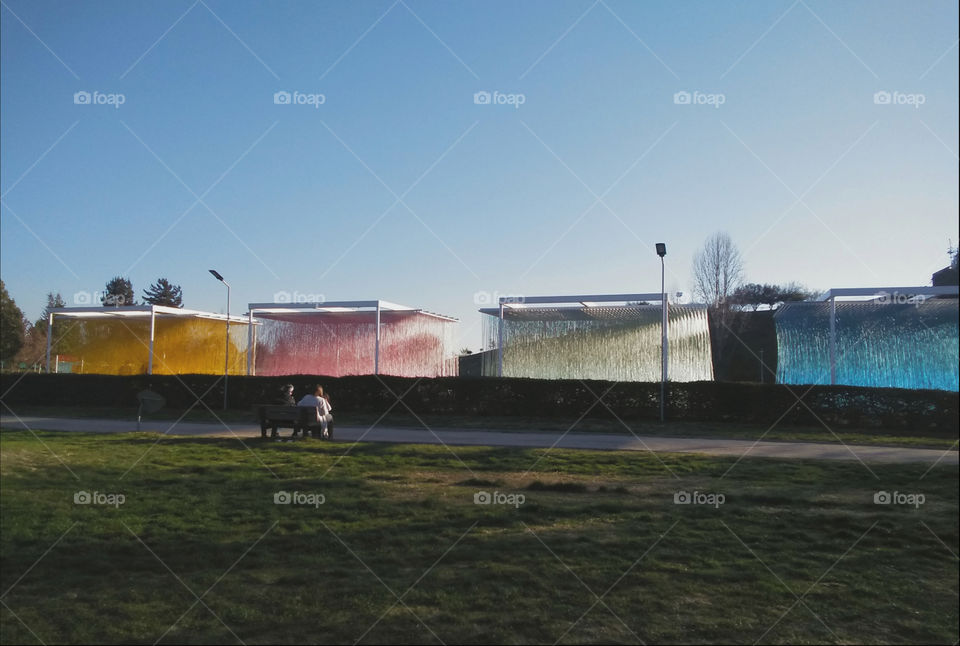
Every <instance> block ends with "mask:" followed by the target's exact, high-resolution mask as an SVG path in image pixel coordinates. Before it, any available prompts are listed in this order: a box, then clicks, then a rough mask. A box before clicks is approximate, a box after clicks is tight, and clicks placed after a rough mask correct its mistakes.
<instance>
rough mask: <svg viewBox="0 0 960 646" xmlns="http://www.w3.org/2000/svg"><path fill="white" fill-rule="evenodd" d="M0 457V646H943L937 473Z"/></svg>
mask: <svg viewBox="0 0 960 646" xmlns="http://www.w3.org/2000/svg"><path fill="white" fill-rule="evenodd" d="M0 449H2V452H0V469H2V470H0V477H2V491H0V503H2V505H0V508H2V511H0V520H2V534H0V564H2V568H0V582H2V585H0V587H2V591H3V592H2V600H3V606H0V619H2V621H0V642H2V643H35V642H37V641H38V639H37V638H39V639H42V640H43V641H44V642H46V643H54V642H55V643H151V644H152V643H154V642H155V641H157V640H158V638H160V637H161V635H162V636H163V637H162V639H160V641H161V642H162V643H168V642H172V643H233V642H236V641H237V638H239V639H242V640H243V641H244V642H246V643H354V642H356V641H357V640H358V639H360V642H361V643H426V644H430V643H437V642H438V641H439V640H442V641H443V642H446V643H484V644H486V643H554V642H556V641H558V640H559V641H560V642H561V643H584V642H586V643H611V642H616V643H636V642H638V641H639V640H641V639H642V640H643V641H644V642H647V643H651V642H658V643H662V642H683V643H718V642H719V643H754V642H756V641H758V640H759V641H760V642H763V643H798V644H806V643H851V642H853V643H949V644H952V643H955V642H956V640H957V625H958V601H957V592H958V583H957V582H958V562H957V557H956V556H955V555H956V554H957V552H958V477H957V469H956V467H952V468H951V467H945V466H938V467H935V468H932V469H930V470H929V471H928V466H927V465H871V467H870V468H871V469H872V471H873V473H871V472H870V471H869V470H867V469H866V468H865V467H864V466H863V465H861V464H859V463H857V462H826V461H823V462H817V461H776V460H765V459H746V460H743V461H741V462H740V463H739V464H737V465H736V466H733V465H734V460H733V459H727V458H710V457H706V456H699V455H676V454H659V455H652V454H643V453H619V452H589V451H569V450H553V451H546V450H539V449H538V450H521V449H510V448H489V447H455V448H454V449H452V450H451V449H447V448H446V447H442V446H436V447H432V446H410V445H387V444H360V445H357V446H355V447H351V446H350V445H348V444H341V443H326V442H319V441H312V442H298V443H276V442H261V441H259V440H254V441H250V442H247V444H246V445H244V444H241V443H240V442H238V441H236V440H228V439H219V438H186V437H182V438H171V437H163V438H161V437H159V436H157V435H153V434H146V433H144V434H81V433H54V432H37V433H36V436H34V435H33V434H31V433H29V432H26V431H10V430H4V431H3V432H2V433H0ZM133 465H135V466H133ZM131 466H133V468H132V469H130V467H131ZM731 467H733V468H732V469H731ZM128 469H129V471H128ZM71 472H72V473H71ZM79 490H84V491H89V492H93V491H98V492H101V493H103V492H106V493H122V494H123V495H124V496H125V497H126V500H125V502H124V504H123V505H121V506H119V507H116V508H114V507H108V506H102V505H76V504H74V493H75V492H77V491H79ZM281 490H283V491H288V492H292V491H298V492H313V493H322V494H323V495H324V496H325V502H324V504H322V505H320V506H319V507H313V506H307V505H278V504H274V494H275V492H278V491H281ZM481 490H482V491H487V492H494V491H497V492H499V493H501V494H513V495H522V496H524V497H525V500H524V501H523V504H520V505H518V506H517V505H504V504H497V505H477V504H474V496H475V494H477V493H478V492H479V491H481ZM680 490H684V491H688V492H692V491H699V492H713V493H722V494H723V495H724V496H725V497H726V500H725V503H724V504H723V505H721V506H719V507H718V508H715V507H712V506H704V505H676V504H674V494H675V493H676V492H677V491H680ZM878 490H885V491H899V492H907V493H922V494H924V496H925V498H926V500H925V503H924V504H923V505H921V506H919V507H918V508H916V507H910V506H905V505H875V504H874V503H873V496H874V493H875V492H876V491H878ZM54 545H55V547H53V548H52V549H51V546H54ZM48 550H49V551H48ZM181 581H182V584H181ZM188 588H189V590H188ZM191 591H192V592H191ZM194 593H195V594H196V595H198V596H201V597H202V603H196V597H195V596H194ZM394 593H395V594H396V595H398V596H400V597H401V599H402V602H400V603H398V602H397V597H396V596H394ZM595 595H597V596H595ZM598 596H599V597H601V598H602V601H601V602H599V603H596V601H597V597H598ZM797 597H801V599H802V602H801V603H797ZM191 606H192V608H191ZM28 627H29V628H28ZM31 631H32V632H31Z"/></svg>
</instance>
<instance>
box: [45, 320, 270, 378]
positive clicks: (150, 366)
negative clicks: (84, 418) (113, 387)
mask: <svg viewBox="0 0 960 646" xmlns="http://www.w3.org/2000/svg"><path fill="white" fill-rule="evenodd" d="M58 316H59V317H61V318H74V319H93V320H95V319H139V320H142V319H146V318H147V317H149V318H150V344H149V346H148V347H149V350H148V352H149V355H148V359H147V374H148V375H152V374H153V346H154V341H155V339H156V323H157V319H158V318H198V319H212V320H216V321H227V320H228V317H227V316H226V315H224V314H216V313H214V312H202V311H200V310H187V309H183V308H181V307H167V306H165V305H131V306H129V307H95V306H92V307H57V308H54V309H52V310H50V315H49V318H48V320H47V359H46V366H45V370H46V372H47V373H49V372H50V352H51V347H52V345H53V322H54V319H55V318H56V317H58ZM229 320H230V321H234V322H237V323H247V322H248V319H247V318H245V317H242V316H231V317H229ZM254 325H258V323H256V322H254ZM59 357H60V355H57V364H58V367H59Z"/></svg>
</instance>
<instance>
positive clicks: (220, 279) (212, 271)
mask: <svg viewBox="0 0 960 646" xmlns="http://www.w3.org/2000/svg"><path fill="white" fill-rule="evenodd" d="M210 273H211V274H213V277H214V278H216V279H217V280H219V281H220V282H221V283H222V282H223V276H221V275H220V273H219V272H218V271H217V270H216V269H211V270H210Z"/></svg>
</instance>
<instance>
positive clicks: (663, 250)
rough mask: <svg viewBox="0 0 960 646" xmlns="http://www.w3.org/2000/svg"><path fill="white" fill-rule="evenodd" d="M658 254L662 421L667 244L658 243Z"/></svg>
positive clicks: (662, 417) (662, 407)
mask: <svg viewBox="0 0 960 646" xmlns="http://www.w3.org/2000/svg"><path fill="white" fill-rule="evenodd" d="M657 255H658V256H660V315H661V319H660V421H661V422H664V421H666V400H667V397H666V393H667V292H666V289H665V288H664V272H665V268H664V264H663V257H664V256H666V255H667V245H666V244H665V243H663V242H658V243H657Z"/></svg>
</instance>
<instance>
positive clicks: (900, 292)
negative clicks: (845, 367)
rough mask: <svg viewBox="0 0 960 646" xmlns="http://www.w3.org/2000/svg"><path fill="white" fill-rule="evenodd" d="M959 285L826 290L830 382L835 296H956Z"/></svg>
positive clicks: (834, 362) (834, 342) (834, 376)
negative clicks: (828, 302)
mask: <svg viewBox="0 0 960 646" xmlns="http://www.w3.org/2000/svg"><path fill="white" fill-rule="evenodd" d="M958 294H960V287H957V286H956V285H948V286H941V287H834V288H832V289H829V290H827V291H826V292H825V293H824V294H823V295H822V296H821V297H820V300H821V301H830V384H831V385H836V383H837V298H841V297H862V296H872V297H874V298H876V297H881V298H882V297H891V296H893V297H898V296H903V297H907V298H913V297H916V296H957V295H958Z"/></svg>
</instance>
